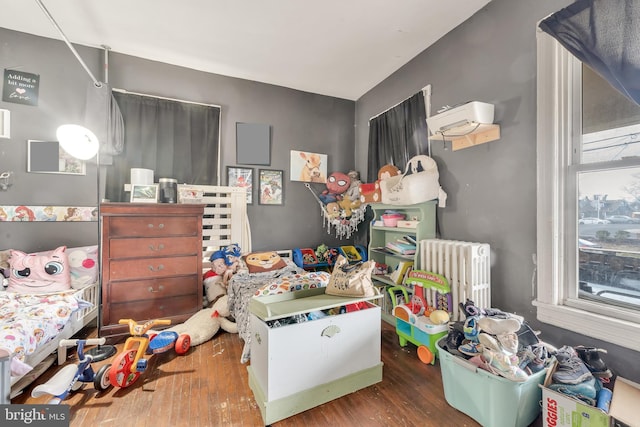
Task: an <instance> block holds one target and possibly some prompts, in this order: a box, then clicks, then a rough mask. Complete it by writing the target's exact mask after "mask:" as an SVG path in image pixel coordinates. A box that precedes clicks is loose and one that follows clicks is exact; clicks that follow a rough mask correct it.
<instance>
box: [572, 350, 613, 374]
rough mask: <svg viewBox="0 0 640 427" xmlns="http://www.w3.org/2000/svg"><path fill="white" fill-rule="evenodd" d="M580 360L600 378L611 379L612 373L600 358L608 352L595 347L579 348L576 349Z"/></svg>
mask: <svg viewBox="0 0 640 427" xmlns="http://www.w3.org/2000/svg"><path fill="white" fill-rule="evenodd" d="M574 349H575V350H576V352H577V353H578V356H579V357H580V359H581V360H582V361H583V362H584V364H585V366H586V367H587V369H589V370H590V371H591V373H592V374H593V375H594V376H596V377H598V378H611V377H612V373H611V370H610V369H609V368H607V365H606V364H605V363H604V361H603V360H602V359H601V358H600V353H606V352H607V350H605V349H602V348H595V347H585V346H582V345H580V346H577V347H574Z"/></svg>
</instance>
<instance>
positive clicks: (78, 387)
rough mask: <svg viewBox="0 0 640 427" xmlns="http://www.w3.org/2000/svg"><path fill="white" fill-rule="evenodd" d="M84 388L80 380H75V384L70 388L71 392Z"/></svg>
mask: <svg viewBox="0 0 640 427" xmlns="http://www.w3.org/2000/svg"><path fill="white" fill-rule="evenodd" d="M82 386H84V384H83V382H82V381H80V380H76V382H75V383H73V385H72V386H71V391H78V390H80V389H81V388H82Z"/></svg>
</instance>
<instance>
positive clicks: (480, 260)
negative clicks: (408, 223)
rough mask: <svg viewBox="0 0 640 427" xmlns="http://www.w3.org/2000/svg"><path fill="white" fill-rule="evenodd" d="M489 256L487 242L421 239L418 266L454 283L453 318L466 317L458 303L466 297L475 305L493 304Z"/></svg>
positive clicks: (452, 291)
mask: <svg viewBox="0 0 640 427" xmlns="http://www.w3.org/2000/svg"><path fill="white" fill-rule="evenodd" d="M490 256H491V248H490V246H489V244H488V243H472V242H463V241H458V240H443V239H425V240H421V241H420V243H419V257H418V262H419V265H418V268H420V269H421V270H427V271H431V272H433V273H438V274H441V275H443V276H444V277H446V278H447V280H448V281H449V285H450V286H451V299H452V310H451V313H450V314H451V320H454V321H457V320H462V319H464V317H465V316H464V314H463V313H462V312H461V311H460V309H459V308H458V305H459V303H464V302H465V301H466V299H467V298H468V299H470V300H472V301H473V302H474V303H475V305H476V307H480V308H490V307H491V258H490ZM431 301H433V300H431Z"/></svg>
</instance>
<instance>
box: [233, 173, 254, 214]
mask: <svg viewBox="0 0 640 427" xmlns="http://www.w3.org/2000/svg"><path fill="white" fill-rule="evenodd" d="M227 185H228V186H229V187H240V188H245V189H246V190H247V204H248V205H251V204H253V169H251V168H241V167H238V166H227Z"/></svg>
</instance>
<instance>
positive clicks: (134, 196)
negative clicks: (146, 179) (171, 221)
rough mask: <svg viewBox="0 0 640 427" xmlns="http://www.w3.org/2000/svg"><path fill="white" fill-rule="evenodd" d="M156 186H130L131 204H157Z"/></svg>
mask: <svg viewBox="0 0 640 427" xmlns="http://www.w3.org/2000/svg"><path fill="white" fill-rule="evenodd" d="M158 193H159V191H158V184H144V185H142V184H131V203H158Z"/></svg>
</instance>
